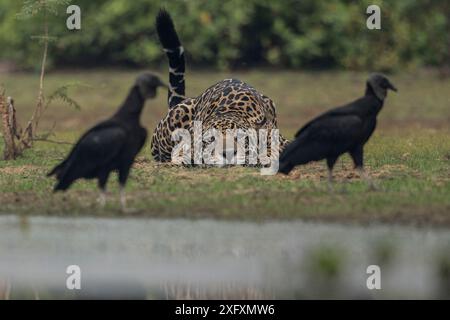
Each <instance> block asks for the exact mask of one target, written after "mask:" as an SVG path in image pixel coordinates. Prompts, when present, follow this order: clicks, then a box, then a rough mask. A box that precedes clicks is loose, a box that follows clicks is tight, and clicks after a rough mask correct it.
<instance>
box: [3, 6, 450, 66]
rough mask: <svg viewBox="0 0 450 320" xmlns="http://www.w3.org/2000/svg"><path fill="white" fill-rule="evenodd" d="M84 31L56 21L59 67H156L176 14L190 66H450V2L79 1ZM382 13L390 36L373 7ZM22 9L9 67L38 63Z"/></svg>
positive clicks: (11, 13)
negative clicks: (159, 20)
mask: <svg viewBox="0 0 450 320" xmlns="http://www.w3.org/2000/svg"><path fill="white" fill-rule="evenodd" d="M70 2H71V3H72V4H77V5H79V6H80V7H81V12H82V21H81V22H82V29H81V30H80V31H69V30H67V29H66V18H67V16H68V15H67V14H66V13H65V10H64V9H65V8H62V10H60V11H61V12H59V14H58V15H57V16H52V17H50V35H51V36H57V37H58V41H57V42H55V43H53V44H52V46H51V51H50V58H51V61H50V62H51V63H53V64H54V65H56V66H62V65H73V66H99V65H106V64H108V65H111V64H117V65H134V66H149V65H150V66H156V65H158V64H159V63H161V62H162V61H165V58H164V54H163V52H162V50H161V48H160V45H159V42H158V40H157V37H156V34H155V28H154V19H155V15H156V13H157V11H158V9H159V8H160V7H165V8H167V9H168V10H169V12H170V13H171V14H172V17H173V18H174V20H175V24H176V27H177V29H178V32H179V34H180V38H181V40H182V42H183V44H184V46H185V48H186V50H187V52H188V59H189V64H190V65H196V66H209V67H211V66H213V67H219V68H222V69H227V68H242V67H244V68H245V67H250V66H260V65H264V66H274V67H294V68H315V67H321V68H335V67H336V68H347V69H373V70H375V69H376V70H392V69H398V68H404V67H411V66H441V65H448V64H450V54H449V51H450V50H449V46H450V32H449V30H450V27H449V26H450V1H441V0H398V1H393V0H391V1H387V0H384V1H383V0H361V1H352V0H331V1H324V0H283V1H274V0H227V1H223V0H191V1H186V0H172V1H158V0H133V1H130V0H96V1H91V0H76V1H70ZM370 4H378V5H379V6H380V7H381V26H382V29H381V30H368V29H367V27H366V19H367V14H366V8H367V7H368V6H369V5H370ZM22 5H23V2H22V1H17V0H2V1H1V2H0V43H1V47H2V50H1V51H0V60H8V61H13V62H15V63H17V64H18V65H20V66H25V67H27V66H28V67H30V66H34V65H35V64H36V58H37V57H36V54H37V53H38V52H40V51H39V50H40V48H39V43H38V42H36V41H32V40H31V36H33V35H35V34H37V33H40V29H41V28H42V24H41V21H40V20H39V18H33V19H27V20H22V19H18V17H17V13H18V12H20V9H21V7H22Z"/></svg>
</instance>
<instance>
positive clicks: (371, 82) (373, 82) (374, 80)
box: [367, 73, 397, 100]
mask: <svg viewBox="0 0 450 320" xmlns="http://www.w3.org/2000/svg"><path fill="white" fill-rule="evenodd" d="M367 87H368V88H370V89H372V91H373V92H374V93H375V95H376V96H377V97H378V99H380V100H384V99H385V98H386V95H387V91H388V90H392V91H395V92H397V88H396V87H394V85H393V84H392V83H391V82H390V81H389V80H388V78H386V76H385V75H383V74H381V73H372V74H371V75H370V76H369V79H368V80H367Z"/></svg>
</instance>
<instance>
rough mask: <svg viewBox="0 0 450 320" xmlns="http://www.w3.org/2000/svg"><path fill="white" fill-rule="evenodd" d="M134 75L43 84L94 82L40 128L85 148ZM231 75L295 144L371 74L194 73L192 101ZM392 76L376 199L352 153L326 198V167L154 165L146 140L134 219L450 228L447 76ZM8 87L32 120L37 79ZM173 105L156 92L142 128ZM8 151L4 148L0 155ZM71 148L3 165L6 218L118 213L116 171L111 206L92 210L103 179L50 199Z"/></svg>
mask: <svg viewBox="0 0 450 320" xmlns="http://www.w3.org/2000/svg"><path fill="white" fill-rule="evenodd" d="M138 73H139V71H111V70H106V71H105V70H103V71H102V70H98V69H96V70H92V71H77V72H61V71H59V72H52V73H50V74H49V75H48V76H47V79H46V81H47V82H46V83H47V88H48V90H50V91H53V90H54V89H55V88H57V87H58V86H60V84H61V83H64V82H69V81H77V82H81V81H89V83H90V84H93V85H94V86H93V87H90V86H89V87H85V86H83V87H75V88H73V90H72V96H73V98H74V99H76V100H77V101H79V103H80V105H81V106H82V107H81V109H74V108H71V107H69V106H66V105H64V104H63V102H62V101H59V100H58V101H55V103H54V105H52V106H51V108H50V109H49V110H48V113H47V114H46V116H45V117H43V118H42V121H41V128H42V130H43V132H45V131H48V130H51V129H52V128H54V125H55V124H57V125H56V127H55V128H54V132H53V135H52V136H50V137H49V138H50V139H52V140H57V141H59V142H72V143H73V142H75V141H77V139H78V138H79V137H80V135H81V134H82V133H83V132H84V131H85V130H87V129H88V128H89V127H90V126H91V125H93V124H95V123H96V122H98V121H100V120H101V119H104V118H106V117H108V116H109V115H111V114H112V113H113V112H114V111H115V109H116V108H117V106H118V105H119V104H120V102H121V101H122V100H123V99H124V97H125V96H126V93H127V91H128V89H129V86H130V85H131V84H132V83H133V80H134V78H135V77H136V75H137V74H138ZM165 73H166V70H165V71H164V74H165ZM230 76H234V77H237V78H239V79H243V80H245V81H246V82H248V83H250V84H252V85H253V86H254V87H255V88H258V90H260V91H261V92H263V93H264V94H267V95H268V96H270V97H271V98H272V99H273V100H274V101H275V102H276V104H277V113H278V125H279V127H280V132H281V133H282V134H283V135H284V136H286V137H287V138H289V139H290V138H292V136H293V135H294V133H295V132H296V130H297V129H298V128H299V127H300V126H301V125H303V124H304V123H306V122H307V121H308V120H310V119H311V118H312V117H314V116H316V115H317V114H319V113H321V112H323V111H325V110H326V109H328V108H330V107H331V106H334V105H338V104H343V103H345V102H348V101H350V100H351V99H354V98H356V97H358V96H360V95H362V94H363V92H364V85H365V80H366V78H367V74H366V72H348V71H346V72H342V71H339V72H330V71H326V72H304V71H302V72H292V71H267V70H264V71H260V70H258V71H257V70H255V71H251V72H247V71H245V72H244V71H239V72H233V73H228V72H216V71H192V70H190V71H189V72H188V74H187V82H186V83H187V94H188V95H189V96H196V95H198V94H199V93H201V92H202V91H203V90H204V89H205V88H207V87H208V86H210V85H211V84H212V83H215V82H217V81H219V80H221V79H224V78H227V77H230ZM391 80H392V81H393V83H395V85H396V86H397V87H398V88H399V92H398V93H397V94H389V96H388V98H387V101H386V104H385V106H384V109H383V110H382V112H381V114H380V117H379V126H378V128H377V131H376V132H375V134H374V136H373V137H372V138H371V140H370V141H369V143H368V144H367V146H366V165H367V169H368V171H369V172H370V174H371V175H372V176H373V178H374V179H375V181H376V183H377V184H378V185H379V186H380V188H381V190H380V191H376V192H369V191H368V190H367V185H366V183H365V182H364V181H363V180H362V179H360V178H359V177H358V175H357V174H355V172H354V170H353V168H352V164H351V160H350V158H349V157H348V156H345V157H342V158H341V160H340V161H339V163H338V164H337V165H336V170H335V176H336V180H337V184H336V188H335V189H336V190H335V192H328V190H327V172H326V166H325V164H324V163H323V162H319V163H311V164H310V165H307V166H302V167H299V168H297V169H296V170H295V171H294V172H293V173H291V175H289V176H288V177H284V176H281V175H276V176H261V175H260V173H259V170H258V169H254V168H242V167H234V168H210V169H202V168H181V167H178V166H171V165H164V164H159V163H157V162H155V161H154V160H153V158H152V157H151V154H150V144H149V143H147V144H146V146H145V147H144V149H143V150H142V152H141V154H140V156H139V157H138V159H137V161H136V163H135V165H134V169H133V171H132V174H131V178H130V180H129V184H128V185H127V190H128V200H129V206H130V207H131V208H133V209H135V210H136V211H135V212H134V214H135V215H137V216H146V217H165V218H167V217H208V218H222V219H239V220H241V219H252V220H260V219H296V218H304V219H316V220H317V219H319V220H328V221H341V222H342V221H349V220H350V221H357V222H374V221H378V222H380V221H384V222H397V223H407V224H430V225H434V226H441V227H443V226H445V227H448V226H450V197H449V194H450V129H449V128H450V125H449V124H450V108H449V107H448V101H449V100H450V91H449V90H447V88H449V87H450V79H445V80H444V79H439V78H438V77H436V73H435V72H429V71H420V72H417V73H409V74H408V73H401V74H397V75H394V76H392V77H391ZM330 84H333V85H330ZM5 85H6V87H7V88H10V89H9V93H10V94H11V95H12V96H14V97H17V99H16V100H17V103H16V107H17V109H18V110H20V114H19V117H20V119H19V120H21V119H23V118H25V119H27V118H28V117H29V116H30V115H31V113H32V112H33V108H34V107H33V106H34V102H35V99H36V96H35V92H36V89H37V87H38V82H37V81H36V76H34V75H32V74H30V73H15V74H11V75H10V76H9V77H8V78H7V79H6V81H5ZM324 88H327V94H324ZM166 98H167V96H166V92H165V90H160V91H159V92H158V96H157V98H156V99H154V100H150V101H148V102H147V105H146V108H145V109H144V112H143V117H142V123H143V125H144V126H146V127H147V128H148V130H149V132H152V131H153V129H154V127H155V125H156V124H157V122H158V121H159V119H161V118H162V117H163V115H165V114H166V113H167V101H166ZM2 148H3V143H2V140H0V154H1V153H2ZM70 148H71V146H70V145H66V144H55V143H48V142H40V141H37V142H36V144H35V146H34V147H33V148H32V149H27V150H25V152H24V154H23V155H22V157H20V158H18V159H17V160H15V161H0V203H1V207H0V213H23V214H30V213H38V214H40V215H45V214H51V215H65V216H67V215H72V216H73V215H95V216H105V215H108V216H114V215H119V216H120V215H122V213H121V212H120V211H119V209H118V208H119V204H118V190H117V189H118V187H117V182H116V181H117V179H116V176H115V175H114V176H112V177H111V183H110V184H109V188H110V189H109V190H110V194H109V197H108V203H107V207H106V208H105V209H101V208H100V207H99V206H98V204H97V202H96V198H97V193H98V191H97V186H96V182H95V181H85V180H82V181H78V182H77V183H75V184H74V186H73V188H71V190H70V192H67V193H65V194H61V193H59V194H55V195H51V189H52V187H53V185H54V183H55V180H54V179H52V178H47V177H46V176H45V174H46V173H47V172H48V171H49V170H50V169H51V168H52V167H53V166H54V165H55V164H57V163H58V162H59V161H60V160H62V159H63V158H64V157H65V156H66V155H67V153H68V152H69V150H70ZM129 214H132V213H129Z"/></svg>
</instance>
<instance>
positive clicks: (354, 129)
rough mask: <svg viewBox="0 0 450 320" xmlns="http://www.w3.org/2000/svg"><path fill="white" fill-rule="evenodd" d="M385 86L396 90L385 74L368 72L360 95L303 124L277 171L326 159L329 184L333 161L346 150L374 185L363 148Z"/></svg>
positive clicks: (286, 172) (382, 99) (386, 89)
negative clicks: (364, 159) (362, 94)
mask: <svg viewBox="0 0 450 320" xmlns="http://www.w3.org/2000/svg"><path fill="white" fill-rule="evenodd" d="M388 89H390V90H393V91H397V89H396V88H395V87H394V86H393V85H392V83H391V82H390V81H389V80H388V79H387V78H386V77H385V76H384V75H382V74H379V73H374V74H371V75H370V76H369V79H368V80H367V84H366V92H365V95H364V96H363V97H362V98H359V99H357V100H355V101H353V102H350V103H348V104H346V105H344V106H341V107H337V108H334V109H331V110H329V111H328V112H325V113H323V114H322V115H320V116H318V117H317V118H315V119H313V120H311V121H310V122H308V123H307V124H306V125H304V126H303V127H302V128H301V129H300V130H299V131H298V132H297V133H296V135H295V140H294V141H292V142H291V143H290V144H289V145H288V146H287V147H286V149H285V150H284V151H283V152H282V154H281V155H280V166H279V172H281V173H283V174H289V172H290V171H291V170H292V169H293V168H294V167H295V166H296V165H301V164H306V163H308V162H310V161H318V160H322V159H326V160H327V166H328V181H329V183H330V186H331V183H332V181H333V174H332V170H333V167H334V164H335V163H336V160H337V159H338V158H339V156H340V155H342V154H344V153H346V152H348V153H349V154H350V156H351V157H352V159H353V162H354V165H355V168H356V169H358V170H359V171H360V173H361V175H362V177H364V178H365V179H366V180H367V181H368V182H369V183H370V186H371V187H373V184H372V182H371V181H370V179H369V177H368V175H367V174H366V173H365V171H364V168H363V148H364V145H365V143H366V142H367V141H368V140H369V138H370V136H371V135H372V133H373V132H374V130H375V127H376V123H377V115H378V113H379V112H380V110H381V109H382V107H383V103H384V99H385V98H386V95H387V91H388Z"/></svg>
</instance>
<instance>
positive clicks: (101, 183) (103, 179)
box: [97, 172, 109, 208]
mask: <svg viewBox="0 0 450 320" xmlns="http://www.w3.org/2000/svg"><path fill="white" fill-rule="evenodd" d="M108 177H109V172H108V173H102V174H100V175H99V177H98V187H99V189H100V195H99V197H98V198H97V202H98V203H99V204H100V206H101V207H102V208H104V207H105V204H106V183H107V182H108Z"/></svg>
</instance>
